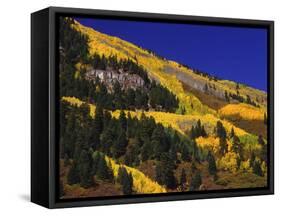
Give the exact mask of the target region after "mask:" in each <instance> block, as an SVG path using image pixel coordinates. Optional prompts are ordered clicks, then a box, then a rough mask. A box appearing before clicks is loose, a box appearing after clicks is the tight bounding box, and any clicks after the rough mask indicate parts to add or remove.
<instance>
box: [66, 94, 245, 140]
mask: <svg viewBox="0 0 281 216" xmlns="http://www.w3.org/2000/svg"><path fill="white" fill-rule="evenodd" d="M62 100H64V101H67V102H69V103H70V104H71V105H76V106H80V105H81V104H82V103H85V102H83V101H81V100H79V99H78V98H75V97H62ZM89 106H90V112H91V113H90V115H91V116H92V117H93V116H94V115H95V109H96V107H95V105H93V104H89ZM128 112H130V114H131V116H132V117H137V118H138V119H139V118H140V117H141V114H142V113H144V114H145V115H146V116H148V117H153V118H154V119H155V121H156V122H157V123H161V124H163V125H164V126H165V127H169V126H170V127H172V128H173V129H175V130H177V131H178V132H180V133H182V134H184V133H185V131H186V130H190V128H191V127H192V125H195V124H196V122H197V121H198V119H200V120H201V123H202V124H203V125H204V126H205V129H206V130H207V132H208V133H211V132H213V129H214V127H215V126H216V124H217V121H219V120H220V119H219V118H217V117H216V116H214V115H212V114H206V115H196V114H188V115H180V114H175V113H166V112H156V111H147V112H143V111H141V110H137V111H125V113H126V114H128ZM111 114H112V116H113V117H115V118H119V115H120V110H116V111H113V112H111ZM220 121H221V122H222V124H223V126H224V127H225V129H226V131H227V132H228V133H229V132H230V131H231V128H233V129H234V131H235V134H236V135H237V136H244V135H247V134H248V133H247V132H246V131H244V130H242V129H240V128H238V127H235V126H234V125H233V124H232V123H230V122H228V121H226V120H220Z"/></svg>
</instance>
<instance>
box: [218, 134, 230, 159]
mask: <svg viewBox="0 0 281 216" xmlns="http://www.w3.org/2000/svg"><path fill="white" fill-rule="evenodd" d="M219 152H220V154H221V155H224V154H225V153H227V152H228V145H227V142H226V139H225V138H222V137H220V138H219Z"/></svg>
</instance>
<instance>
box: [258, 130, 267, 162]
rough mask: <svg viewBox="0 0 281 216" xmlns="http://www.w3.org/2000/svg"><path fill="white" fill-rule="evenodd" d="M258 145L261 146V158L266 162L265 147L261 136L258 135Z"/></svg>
mask: <svg viewBox="0 0 281 216" xmlns="http://www.w3.org/2000/svg"><path fill="white" fill-rule="evenodd" d="M258 143H259V144H260V145H261V158H262V160H263V161H265V162H267V145H266V143H265V142H264V140H263V137H262V135H259V138H258Z"/></svg>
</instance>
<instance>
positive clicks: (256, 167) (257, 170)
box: [253, 160, 263, 176]
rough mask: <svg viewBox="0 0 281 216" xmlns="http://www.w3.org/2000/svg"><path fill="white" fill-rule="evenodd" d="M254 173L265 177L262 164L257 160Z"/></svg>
mask: <svg viewBox="0 0 281 216" xmlns="http://www.w3.org/2000/svg"><path fill="white" fill-rule="evenodd" d="M253 173H255V174H256V175H258V176H263V172H262V169H261V164H260V162H259V161H257V160H255V161H254V163H253Z"/></svg>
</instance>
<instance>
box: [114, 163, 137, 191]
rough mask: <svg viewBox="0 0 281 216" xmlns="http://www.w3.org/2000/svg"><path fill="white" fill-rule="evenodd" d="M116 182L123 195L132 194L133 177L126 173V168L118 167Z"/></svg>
mask: <svg viewBox="0 0 281 216" xmlns="http://www.w3.org/2000/svg"><path fill="white" fill-rule="evenodd" d="M117 179H118V182H119V183H120V184H121V185H122V191H123V194H125V195H130V194H132V193H133V177H132V174H131V173H128V172H127V170H126V168H124V167H120V168H119V170H118V178H117Z"/></svg>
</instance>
